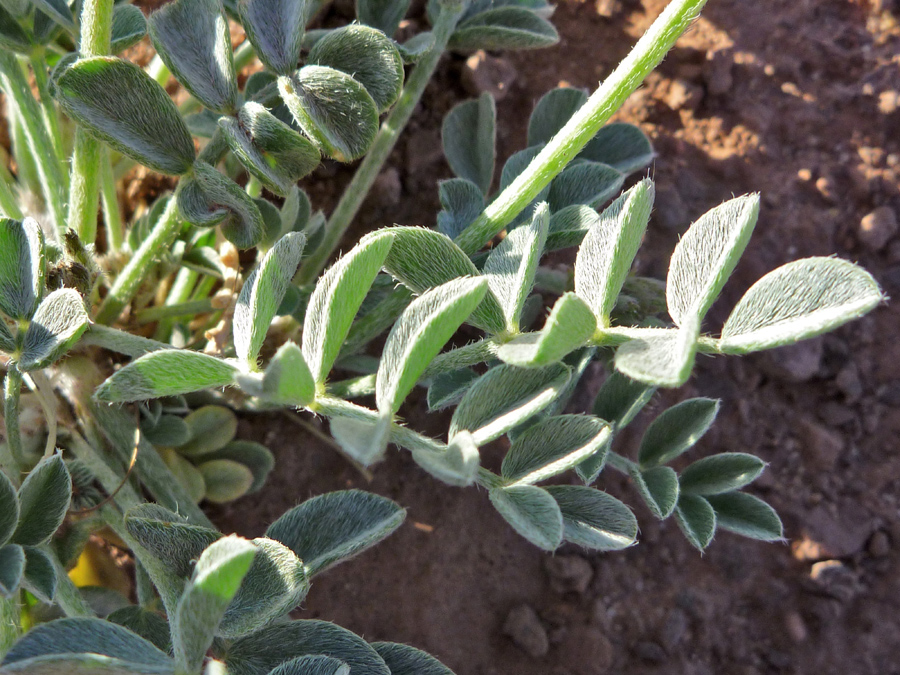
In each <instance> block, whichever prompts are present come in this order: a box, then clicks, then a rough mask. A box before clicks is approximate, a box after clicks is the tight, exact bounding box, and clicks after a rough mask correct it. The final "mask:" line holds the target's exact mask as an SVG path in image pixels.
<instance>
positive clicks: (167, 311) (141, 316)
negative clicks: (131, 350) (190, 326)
mask: <svg viewBox="0 0 900 675" xmlns="http://www.w3.org/2000/svg"><path fill="white" fill-rule="evenodd" d="M207 278H209V277H207ZM213 281H215V279H213ZM212 311H213V305H212V300H211V299H210V298H201V299H199V300H189V301H187V302H179V303H178V304H172V305H161V306H158V307H148V308H147V309H142V310H141V311H140V312H137V313H136V314H135V315H134V316H135V319H136V320H137V322H138V323H139V324H145V323H153V322H154V321H159V320H160V319H172V318H178V317H182V316H193V315H194V314H206V313H208V312H212Z"/></svg>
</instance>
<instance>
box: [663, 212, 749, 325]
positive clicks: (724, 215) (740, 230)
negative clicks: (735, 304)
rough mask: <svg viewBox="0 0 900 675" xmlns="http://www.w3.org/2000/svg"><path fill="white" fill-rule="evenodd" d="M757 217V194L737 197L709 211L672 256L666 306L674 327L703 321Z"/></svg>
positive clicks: (689, 230)
mask: <svg viewBox="0 0 900 675" xmlns="http://www.w3.org/2000/svg"><path fill="white" fill-rule="evenodd" d="M758 216H759V195H748V196H745V197H738V198H737V199H732V200H731V201H728V202H725V203H724V204H721V205H720V206H717V207H716V208H714V209H712V210H711V211H708V212H707V213H705V214H704V215H702V216H701V217H700V219H699V220H697V222H695V223H694V224H693V225H691V226H690V228H688V231H687V232H685V233H684V236H683V237H682V238H681V241H679V242H678V245H677V246H676V247H675V252H674V253H672V260H671V261H670V263H669V275H668V277H667V279H666V303H667V304H668V307H669V314H670V315H671V316H672V319H673V320H674V321H675V323H676V324H677V325H678V326H685V325H687V324H689V323H690V322H691V321H692V320H696V321H698V322H699V321H702V320H703V317H704V316H705V315H706V312H707V310H709V308H710V307H711V306H712V304H713V302H714V301H715V299H716V298H717V297H718V295H719V293H720V292H721V290H722V287H723V286H724V285H725V282H726V281H728V277H729V276H731V272H732V271H733V270H734V267H735V265H737V262H738V260H739V259H740V257H741V254H743V252H744V249H745V248H746V247H747V242H748V241H749V240H750V235H751V234H753V227H754V226H755V225H756V219H757V217H758Z"/></svg>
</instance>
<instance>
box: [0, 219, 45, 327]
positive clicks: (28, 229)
mask: <svg viewBox="0 0 900 675" xmlns="http://www.w3.org/2000/svg"><path fill="white" fill-rule="evenodd" d="M43 255H44V238H43V235H42V234H41V227H40V225H38V224H37V221H36V220H34V219H33V218H26V219H25V220H24V221H18V220H13V219H11V218H0V311H2V312H3V313H4V314H6V315H7V316H8V317H10V318H11V319H28V318H30V317H31V315H32V314H33V313H34V311H35V310H36V309H37V306H38V303H39V302H40V300H41V294H42V293H43V286H44V261H43ZM7 332H8V331H7Z"/></svg>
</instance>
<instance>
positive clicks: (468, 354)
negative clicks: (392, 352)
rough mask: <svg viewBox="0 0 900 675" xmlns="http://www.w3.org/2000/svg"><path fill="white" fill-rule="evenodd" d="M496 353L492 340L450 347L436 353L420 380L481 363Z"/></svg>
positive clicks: (495, 346)
mask: <svg viewBox="0 0 900 675" xmlns="http://www.w3.org/2000/svg"><path fill="white" fill-rule="evenodd" d="M496 354H497V345H496V344H495V343H494V341H493V340H479V341H478V342H473V343H471V344H468V345H466V346H464V347H458V348H457V349H451V350H450V351H449V352H444V353H443V354H438V356H437V357H436V358H435V359H434V361H432V362H431V363H430V364H428V367H427V368H426V369H425V372H423V373H422V377H421V378H420V380H424V379H426V378H430V377H434V376H435V375H440V374H442V373H449V372H450V371H452V370H458V369H459V368H465V367H466V366H474V365H475V364H476V363H483V362H485V361H488V360H489V359H491V358H493V357H494V356H495V355H496Z"/></svg>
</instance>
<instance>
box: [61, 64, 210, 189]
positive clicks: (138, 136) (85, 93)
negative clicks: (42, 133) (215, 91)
mask: <svg viewBox="0 0 900 675" xmlns="http://www.w3.org/2000/svg"><path fill="white" fill-rule="evenodd" d="M55 95H56V99H57V100H58V101H59V104H60V105H61V106H62V108H63V110H65V112H66V114H67V115H68V116H69V117H71V118H72V119H74V120H75V121H76V122H78V123H79V124H80V125H82V126H83V127H85V128H86V129H87V130H88V131H89V132H90V133H91V134H93V135H94V136H96V137H97V138H99V139H100V140H102V141H105V142H106V143H109V144H110V145H111V146H112V147H113V148H114V149H115V150H117V151H118V152H121V153H123V154H125V155H128V156H129V157H131V158H132V159H134V160H136V161H138V162H140V163H141V164H143V165H144V166H146V167H149V168H150V169H153V170H154V171H158V172H160V173H167V174H174V175H180V174H183V173H187V172H188V171H189V170H190V169H191V166H192V165H193V163H194V141H193V140H192V139H191V134H190V132H189V131H188V129H187V126H185V123H184V120H182V119H181V115H179V114H178V109H177V108H176V107H175V103H174V102H173V101H172V99H171V98H169V95H168V94H167V93H166V91H165V89H163V88H162V87H161V86H160V85H159V84H158V83H157V82H156V81H155V80H153V78H151V77H150V76H149V75H147V73H145V72H144V71H143V70H142V69H141V68H139V67H138V66H136V65H134V64H133V63H131V62H129V61H123V60H122V59H118V58H115V57H106V56H96V57H92V58H88V59H79V60H78V61H76V62H75V63H74V64H73V65H71V66H69V67H68V68H66V69H65V70H64V71H63V72H62V74H60V75H59V77H58V78H57V79H56V86H55Z"/></svg>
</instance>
